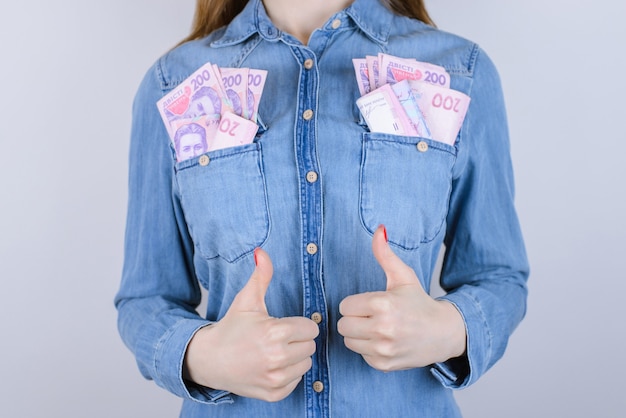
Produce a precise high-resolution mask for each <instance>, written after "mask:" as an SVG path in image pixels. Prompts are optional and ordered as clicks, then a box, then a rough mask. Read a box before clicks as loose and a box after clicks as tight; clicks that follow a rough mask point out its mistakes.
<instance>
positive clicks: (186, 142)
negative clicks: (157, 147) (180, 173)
mask: <svg viewBox="0 0 626 418" xmlns="http://www.w3.org/2000/svg"><path fill="white" fill-rule="evenodd" d="M220 119H221V115H217V114H216V115H203V116H199V117H196V118H192V119H176V120H174V121H173V122H172V124H171V128H172V132H173V135H172V143H173V144H174V149H175V151H176V160H177V161H184V160H187V159H189V158H193V157H197V156H199V155H202V154H204V153H205V152H208V151H210V150H211V148H212V146H213V139H214V137H215V134H216V133H217V130H218V127H219V123H220Z"/></svg>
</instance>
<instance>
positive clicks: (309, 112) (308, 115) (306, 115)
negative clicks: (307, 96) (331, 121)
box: [302, 109, 313, 120]
mask: <svg viewBox="0 0 626 418" xmlns="http://www.w3.org/2000/svg"><path fill="white" fill-rule="evenodd" d="M302 117H303V118H304V120H311V118H313V111H312V110H311V109H307V110H305V111H304V113H303V114H302Z"/></svg>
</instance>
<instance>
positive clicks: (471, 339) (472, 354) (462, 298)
mask: <svg viewBox="0 0 626 418" xmlns="http://www.w3.org/2000/svg"><path fill="white" fill-rule="evenodd" d="M439 299H441V300H446V301H448V302H450V303H452V304H453V305H454V306H455V307H456V308H457V309H458V311H459V312H460V313H461V316H462V317H463V321H464V322H465V332H466V335H467V348H466V351H465V354H464V355H462V356H461V357H456V358H452V359H449V360H447V361H445V362H442V363H435V364H434V365H433V366H432V368H431V373H432V374H433V375H434V376H435V377H436V378H437V379H438V380H439V381H440V382H441V384H443V385H444V386H445V387H447V388H449V389H463V388H466V387H468V386H470V385H471V384H472V383H474V382H475V381H476V380H478V378H479V377H480V376H482V375H483V374H484V372H485V371H486V369H487V368H488V358H489V355H488V353H489V352H490V350H491V337H490V334H489V327H488V325H487V321H486V319H485V316H484V313H483V312H482V310H481V309H480V305H479V303H478V301H476V300H475V299H474V298H473V297H472V295H469V294H466V293H464V292H457V293H449V294H447V295H446V296H443V297H441V298H439Z"/></svg>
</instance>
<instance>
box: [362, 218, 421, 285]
mask: <svg viewBox="0 0 626 418" xmlns="http://www.w3.org/2000/svg"><path fill="white" fill-rule="evenodd" d="M372 251H373V252H374V257H376V260H377V261H378V264H380V266H381V267H382V268H383V271H384V272H385V275H386V276H387V290H392V289H395V288H396V287H400V286H405V285H415V284H419V280H418V279H417V276H416V275H415V272H414V271H413V269H412V268H411V267H409V266H407V265H406V264H405V263H404V262H403V261H402V260H401V259H400V257H398V256H397V255H396V254H395V253H394V252H393V251H392V250H391V247H390V246H389V243H388V242H387V230H386V229H385V226H384V225H380V226H379V227H378V228H377V229H376V231H375V232H374V237H373V239H372Z"/></svg>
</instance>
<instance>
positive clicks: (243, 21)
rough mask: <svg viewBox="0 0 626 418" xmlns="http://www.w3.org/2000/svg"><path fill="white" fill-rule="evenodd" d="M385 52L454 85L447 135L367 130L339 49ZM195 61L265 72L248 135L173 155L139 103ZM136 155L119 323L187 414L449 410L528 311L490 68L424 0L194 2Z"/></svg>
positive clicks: (153, 78) (141, 127)
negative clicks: (441, 72)
mask: <svg viewBox="0 0 626 418" xmlns="http://www.w3.org/2000/svg"><path fill="white" fill-rule="evenodd" d="M381 52H382V53H386V54H390V55H393V56H397V57H402V58H411V59H416V60H418V61H420V62H425V63H430V64H435V65H438V66H441V67H443V68H445V69H446V70H447V72H448V74H449V75H450V88H452V89H454V90H457V91H460V92H462V93H465V94H466V95H467V96H469V97H470V99H471V102H470V104H469V110H468V111H467V115H466V117H465V120H464V122H463V125H462V127H461V130H460V133H459V134H458V136H457V137H456V140H455V141H454V144H453V145H449V144H446V143H442V142H439V141H436V140H433V139H427V138H418V137H414V136H403V135H392V134H385V133H380V132H370V131H369V129H368V127H367V125H366V124H365V123H364V122H363V118H362V117H361V114H360V113H359V109H358V107H357V105H356V100H357V99H358V98H359V96H360V94H359V87H358V85H357V82H356V78H355V73H354V68H353V63H352V59H353V58H361V57H365V56H367V55H377V54H378V53H381ZM207 62H210V63H212V64H216V65H217V66H219V67H234V68H237V67H246V68H254V69H261V70H266V71H267V80H266V83H265V88H264V92H263V96H262V99H261V102H260V107H259V109H258V127H259V130H258V132H257V134H256V137H255V138H254V141H253V142H252V143H251V144H247V145H243V146H239V147H231V148H226V149H221V150H217V151H212V152H209V153H208V154H205V155H203V156H201V157H194V158H190V159H187V160H184V161H177V159H176V155H175V152H174V150H173V148H172V146H171V144H170V140H169V138H168V133H167V130H166V129H165V126H164V124H163V122H162V121H161V120H160V118H159V113H158V110H157V107H156V106H155V103H156V102H157V101H159V100H160V99H161V98H162V97H163V96H164V95H165V94H167V93H168V92H169V91H170V90H172V89H173V88H174V87H176V86H177V85H178V84H180V83H181V82H183V81H184V80H185V79H186V78H187V77H189V75H190V74H192V73H193V72H194V71H196V70H197V69H198V68H200V67H201V66H203V65H204V64H206V63H207ZM130 153H131V165H130V186H129V187H130V194H129V211H128V221H127V222H128V223H127V235H126V248H125V252H126V253H125V264H124V271H123V278H122V284H121V288H120V291H119V293H118V295H117V297H116V306H117V308H118V310H119V329H120V333H121V335H122V337H123V339H124V341H125V343H126V344H127V345H128V346H129V348H130V349H131V350H132V351H133V353H134V354H135V356H136V358H137V362H138V365H139V368H140V370H141V372H142V374H143V375H144V376H145V377H146V378H150V379H154V380H155V381H156V383H157V384H159V385H160V386H162V387H164V388H166V389H167V390H169V391H171V392H173V393H175V394H177V395H178V396H180V397H182V398H183V399H184V404H183V410H182V413H181V416H184V417H201V416H202V417H210V416H219V417H230V416H232V417H244V416H254V417H261V416H268V417H270V416H271V417H283V416H284V417H292V416H305V415H306V416H311V417H323V416H331V415H332V416H335V417H348V416H365V417H370V416H393V417H396V416H397V417H409V416H420V417H431V416H432V417H444V416H445V417H455V416H460V412H459V410H458V408H457V406H456V404H455V402H454V399H453V396H452V390H451V389H457V388H464V387H466V386H468V385H470V384H472V383H473V382H475V381H476V380H477V379H478V378H479V377H480V376H481V375H482V374H483V373H485V371H486V370H487V369H488V368H489V367H491V366H492V365H493V364H494V363H495V362H496V361H497V360H498V359H499V358H500V357H501V356H502V354H503V351H504V349H505V346H506V343H507V340H508V338H509V336H510V334H511V333H512V331H513V329H514V328H515V327H516V325H517V324H518V323H519V321H520V320H521V319H522V317H523V316H524V313H525V307H526V293H527V290H526V279H527V276H528V266H527V260H526V255H525V251H524V245H523V241H522V237H521V233H520V229H519V225H518V221H517V217H516V214H515V209H514V205H513V178H512V169H511V163H510V157H509V143H508V132H507V126H506V116H505V110H504V104H503V99H502V94H501V88H500V83H499V79H498V75H497V73H496V70H495V68H494V66H493V65H492V63H491V61H490V60H489V58H488V57H487V56H486V55H485V53H484V52H483V51H482V50H481V49H480V48H479V47H478V46H476V45H475V44H473V43H471V42H468V41H466V40H464V39H461V38H459V37H456V36H453V35H450V34H447V33H444V32H441V31H439V30H437V29H435V28H434V27H433V26H432V22H430V19H429V17H428V15H427V13H426V11H425V9H424V7H423V4H422V2H421V1H408V0H407V1H401V0H395V1H391V0H390V1H389V2H388V3H387V2H384V1H379V0H354V1H347V0H333V1H324V2H312V1H310V0H301V1H294V0H288V1H287V0H263V1H262V2H261V1H260V0H250V1H247V2H246V1H227V0H221V1H215V0H204V1H203V0H199V1H198V7H197V11H196V18H195V27H194V30H193V33H192V35H191V36H190V37H189V38H188V39H187V40H186V41H185V42H183V43H182V44H181V45H180V46H179V47H177V48H175V49H174V50H173V51H171V52H169V53H168V54H166V55H165V56H164V57H162V58H161V59H160V60H159V61H157V63H156V64H155V65H154V67H153V68H152V69H150V71H149V72H148V74H147V75H146V77H145V79H144V81H143V83H142V85H141V87H140V89H139V92H138V95H137V97H136V100H135V104H134V121H133V131H132V140H131V151H130ZM383 225H384V226H383ZM442 245H445V258H444V264H443V271H442V274H441V279H440V283H441V286H442V288H443V289H444V290H445V291H446V292H447V293H446V295H445V296H443V297H441V298H438V299H433V298H431V297H430V296H429V295H428V294H427V292H426V291H425V290H424V289H426V290H428V289H429V287H430V283H431V277H432V274H433V270H434V268H435V263H436V260H437V256H438V254H439V251H440V249H441V248H442ZM200 285H202V286H203V287H205V288H206V289H207V290H208V301H207V312H206V315H203V316H200V315H198V313H197V312H196V311H195V308H196V307H197V306H198V304H199V303H200V299H201V292H200V287H199V286H200Z"/></svg>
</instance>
